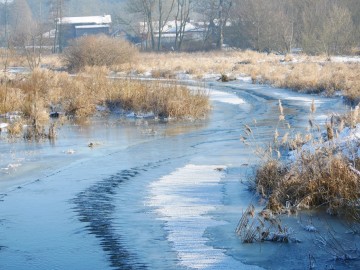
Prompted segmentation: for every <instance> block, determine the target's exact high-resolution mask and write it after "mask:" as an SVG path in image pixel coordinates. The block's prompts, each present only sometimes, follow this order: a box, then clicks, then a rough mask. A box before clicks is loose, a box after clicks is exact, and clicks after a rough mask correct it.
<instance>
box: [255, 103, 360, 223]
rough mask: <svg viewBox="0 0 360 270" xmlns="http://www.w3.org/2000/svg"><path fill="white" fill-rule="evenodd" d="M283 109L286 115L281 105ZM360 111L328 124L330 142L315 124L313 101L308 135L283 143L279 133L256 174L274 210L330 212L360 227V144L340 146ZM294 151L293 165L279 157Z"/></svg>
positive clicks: (352, 143) (357, 118)
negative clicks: (342, 135)
mask: <svg viewBox="0 0 360 270" xmlns="http://www.w3.org/2000/svg"><path fill="white" fill-rule="evenodd" d="M279 110H280V115H283V109H282V105H281V102H279ZM359 110H360V108H359V106H356V107H355V108H354V109H353V110H352V111H351V112H350V113H349V114H348V115H345V116H342V117H340V116H333V117H331V119H330V120H329V121H328V123H326V125H325V128H326V138H324V136H323V134H324V133H322V130H321V129H320V127H317V125H316V123H314V122H313V120H312V119H313V114H314V113H315V111H316V107H315V104H314V102H313V103H312V104H311V106H310V110H309V130H308V131H304V134H302V135H300V134H296V136H295V137H294V138H288V137H287V136H286V135H287V134H288V133H285V135H284V137H283V138H282V139H281V140H280V139H279V136H278V131H277V130H276V131H275V134H277V135H275V136H274V142H273V143H272V144H271V145H270V146H269V147H268V148H267V149H266V150H265V152H267V153H268V154H262V157H263V163H262V164H261V166H259V168H258V169H257V171H256V174H255V183H254V184H255V188H256V191H257V192H258V194H260V195H261V196H262V197H264V198H267V199H268V203H267V207H268V208H269V209H270V210H271V211H273V212H275V213H282V212H284V211H285V212H289V211H292V210H294V209H295V210H296V209H303V208H306V209H308V208H317V207H325V208H326V210H327V212H328V213H330V214H333V215H344V216H347V217H350V218H352V219H353V220H355V221H357V222H360V204H359V199H360V163H359V157H358V156H357V154H356V153H357V152H358V147H359V141H356V140H355V141H353V142H349V143H347V144H346V145H343V144H339V142H338V143H335V140H336V139H337V136H338V135H339V133H340V132H341V131H342V130H344V128H345V127H346V128H347V129H348V130H350V131H351V130H352V129H354V128H355V127H356V125H357V124H358V123H359V121H360V117H359V115H360V114H359ZM280 121H284V120H280ZM283 133H284V131H283ZM285 137H286V140H285V139H284V138H285ZM304 144H306V147H305V148H303V145H304ZM284 146H286V147H284ZM289 150H292V151H293V152H292V156H293V161H291V162H288V160H286V159H285V160H284V159H281V156H279V155H277V154H276V153H280V151H285V152H287V151H289ZM345 153H348V154H345Z"/></svg>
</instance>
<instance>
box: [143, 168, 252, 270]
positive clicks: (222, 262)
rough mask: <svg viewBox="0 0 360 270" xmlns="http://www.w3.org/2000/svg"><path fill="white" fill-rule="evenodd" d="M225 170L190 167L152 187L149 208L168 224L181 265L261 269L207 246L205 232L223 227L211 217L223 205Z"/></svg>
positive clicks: (179, 170) (167, 229)
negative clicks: (212, 212) (153, 208)
mask: <svg viewBox="0 0 360 270" xmlns="http://www.w3.org/2000/svg"><path fill="white" fill-rule="evenodd" d="M224 169H225V167H224V166H205V165H203V166H196V165H187V166H185V167H183V168H180V169H178V170H177V171H175V172H173V173H172V174H170V175H167V176H165V177H163V178H161V179H160V180H158V181H156V182H153V183H152V184H151V185H150V194H151V197H150V198H149V205H150V206H152V207H155V209H156V210H155V211H156V212H157V214H158V215H159V219H161V220H162V221H163V222H165V224H166V225H165V230H166V231H167V232H168V240H169V241H170V242H171V243H172V244H173V249H174V250H175V251H176V253H177V256H178V259H179V264H180V265H182V266H185V267H188V268H191V269H239V267H241V269H258V268H256V267H251V266H247V267H246V266H245V265H241V264H240V263H239V262H237V261H235V260H233V259H232V258H231V257H228V256H226V255H225V254H224V252H225V251H224V250H221V249H215V248H213V247H212V246H210V245H208V244H207V242H208V241H209V239H207V238H206V237H204V233H205V230H206V228H208V227H213V226H219V225H222V224H223V222H222V221H217V220H215V219H214V217H213V216H212V215H211V211H214V210H216V208H217V207H219V206H220V205H221V200H222V194H221V178H222V177H223V175H224V172H223V170H224Z"/></svg>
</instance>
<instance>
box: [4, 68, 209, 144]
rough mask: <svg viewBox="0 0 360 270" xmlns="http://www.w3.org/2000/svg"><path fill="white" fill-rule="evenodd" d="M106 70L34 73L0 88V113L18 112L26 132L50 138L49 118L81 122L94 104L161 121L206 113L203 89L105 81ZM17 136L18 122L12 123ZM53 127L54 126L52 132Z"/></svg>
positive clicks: (206, 105) (193, 116)
mask: <svg viewBox="0 0 360 270" xmlns="http://www.w3.org/2000/svg"><path fill="white" fill-rule="evenodd" d="M107 75H108V70H107V69H106V68H86V69H85V71H84V72H83V73H81V74H78V75H77V76H75V77H71V76H69V75H68V74H67V73H55V72H51V71H48V70H40V69H36V70H35V71H34V72H32V73H31V74H29V75H28V76H25V75H22V76H21V77H17V78H15V79H12V80H7V81H6V82H3V83H2V84H0V114H2V113H6V112H12V111H17V112H21V114H22V115H23V116H24V118H25V119H27V120H28V123H29V126H30V127H33V129H34V130H30V129H28V134H30V135H29V136H30V137H32V136H31V134H41V136H49V134H54V132H53V130H50V131H49V132H45V127H46V126H48V123H49V121H48V120H49V114H50V113H51V112H52V111H54V112H64V114H65V115H67V116H72V117H77V118H84V117H89V116H92V115H93V114H94V113H95V112H96V106H97V105H101V106H108V107H110V108H109V109H112V108H114V106H118V107H119V108H120V109H122V110H124V111H134V112H136V113H150V112H151V113H154V115H155V116H157V117H164V118H177V119H183V118H192V119H198V118H204V117H205V116H206V115H207V113H208V111H209V109H210V105H209V99H208V95H207V93H206V92H204V91H200V90H199V91H191V90H189V89H188V88H186V87H184V86H179V85H176V84H166V83H160V82H158V81H155V82H141V81H136V80H112V79H108V78H107ZM13 126H14V128H11V130H13V131H14V132H10V133H14V134H15V133H18V132H17V130H18V129H19V127H18V124H15V123H14V125H13ZM52 129H54V127H53V128H52Z"/></svg>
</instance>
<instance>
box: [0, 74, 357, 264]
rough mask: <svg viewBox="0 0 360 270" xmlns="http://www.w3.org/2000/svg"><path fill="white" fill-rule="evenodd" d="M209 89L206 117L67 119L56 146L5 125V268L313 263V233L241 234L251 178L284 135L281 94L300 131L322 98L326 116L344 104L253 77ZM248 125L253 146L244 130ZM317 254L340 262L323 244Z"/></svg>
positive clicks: (0, 185) (0, 155)
mask: <svg viewBox="0 0 360 270" xmlns="http://www.w3.org/2000/svg"><path fill="white" fill-rule="evenodd" d="M207 87H208V88H209V89H211V100H212V105H213V111H212V113H211V115H210V117H209V119H208V120H206V121H202V122H196V123H170V124H169V123H168V124H166V123H158V122H152V121H150V120H149V121H146V120H143V119H142V120H141V119H138V120H126V121H125V120H123V121H120V120H119V119H115V118H114V117H111V118H109V119H102V120H94V122H92V123H91V125H88V126H64V127H62V128H61V129H60V130H59V135H58V139H57V141H56V142H55V143H53V144H50V143H47V142H44V143H38V144H35V143H25V142H22V141H21V142H8V141H7V139H6V137H5V136H4V135H2V137H1V139H0V167H1V171H0V269H9V270H10V269H27V270H30V269H34V270H35V269H36V270H39V269H43V270H45V269H46V270H48V269H78V270H79V269H84V270H85V269H86V270H88V269H307V268H308V263H309V262H308V260H307V258H308V254H309V247H310V246H313V247H315V246H314V245H311V243H313V242H312V241H311V239H310V237H309V239H310V240H309V239H308V240H309V241H307V242H306V241H305V240H306V239H304V242H303V243H299V244H272V243H270V244H262V245H258V244H254V245H244V244H242V243H241V241H240V240H239V239H238V238H237V236H236V234H235V228H236V226H237V223H238V221H239V219H240V217H241V214H242V211H243V210H244V209H245V208H246V207H247V206H248V204H249V203H250V202H252V203H255V204H256V203H257V200H258V198H256V197H254V196H253V194H252V193H251V192H249V191H248V190H247V186H246V184H244V183H243V182H244V181H246V180H247V179H248V178H249V176H250V175H251V173H252V166H253V165H255V164H257V163H258V162H259V159H258V157H257V156H256V155H254V153H253V151H252V150H253V149H254V148H255V147H256V145H261V144H262V143H264V142H266V141H269V140H271V138H272V137H273V134H274V130H275V128H276V126H277V125H278V108H277V104H278V99H282V100H283V106H284V108H285V114H286V115H287V116H286V117H287V120H288V121H289V122H290V124H291V125H292V126H293V128H294V129H296V128H300V127H303V126H305V125H307V121H308V118H309V107H310V104H311V101H312V99H313V98H315V102H316V105H317V111H316V119H317V121H318V122H321V121H324V120H326V118H327V117H328V116H329V115H330V114H331V112H332V111H333V110H337V111H339V110H340V111H341V110H345V106H344V105H343V103H342V101H341V99H338V98H335V99H329V98H321V97H318V96H314V97H313V96H309V95H303V94H296V93H293V92H290V91H286V90H280V89H274V88H270V87H267V86H258V85H251V84H249V83H247V82H239V81H237V82H231V83H226V84H222V83H218V82H208V83H207ZM254 119H256V120H257V121H256V122H257V123H256V127H254ZM245 124H248V125H250V126H252V127H254V133H255V134H256V137H255V138H254V139H253V142H254V145H253V146H252V147H245V146H244V145H243V144H242V143H241V141H240V140H239V138H240V135H241V134H242V131H243V128H244V125H245ZM90 142H92V143H93V144H94V145H95V146H94V147H92V148H89V147H88V144H89V143H90ZM291 222H293V223H294V224H293V226H294V227H296V226H297V225H296V224H297V223H296V222H295V221H291V220H290V221H289V223H290V224H291ZM314 222H316V220H314ZM299 237H300V238H301V237H304V238H306V237H307V236H306V235H302V234H300V235H299ZM350 240H351V239H349V241H350ZM313 249H314V250H316V248H313ZM314 254H315V255H314V257H315V258H317V261H318V264H320V265H322V266H324V267H325V266H326V265H332V262H328V261H327V259H324V258H327V257H326V256H325V251H324V250H322V251H318V254H317V253H316V252H314ZM335 265H336V263H335ZM347 266H348V265H347ZM339 267H340V268H341V267H342V264H340V265H339ZM321 269H325V268H321ZM329 269H330V268H329ZM337 269H338V268H337Z"/></svg>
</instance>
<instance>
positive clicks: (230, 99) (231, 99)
mask: <svg viewBox="0 0 360 270" xmlns="http://www.w3.org/2000/svg"><path fill="white" fill-rule="evenodd" d="M210 99H211V100H214V101H219V102H223V103H228V104H233V105H241V104H244V103H245V101H244V100H243V99H241V98H239V97H238V96H236V95H235V94H232V93H228V92H221V91H216V90H210Z"/></svg>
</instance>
